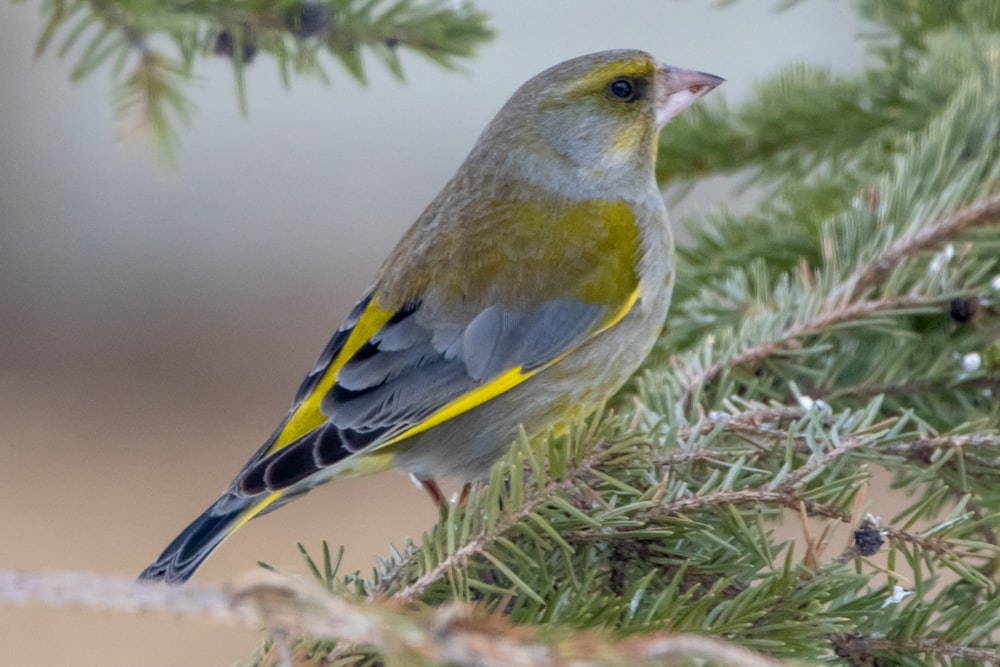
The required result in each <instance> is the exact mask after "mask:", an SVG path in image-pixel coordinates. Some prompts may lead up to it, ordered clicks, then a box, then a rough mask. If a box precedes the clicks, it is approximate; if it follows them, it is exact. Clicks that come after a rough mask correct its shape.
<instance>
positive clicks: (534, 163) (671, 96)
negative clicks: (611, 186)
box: [474, 50, 723, 184]
mask: <svg viewBox="0 0 1000 667" xmlns="http://www.w3.org/2000/svg"><path fill="white" fill-rule="evenodd" d="M722 81H723V79H721V78H719V77H717V76H714V75H712V74H705V73H703V72H696V71H692V70H685V69H680V68H677V67H671V66H668V65H662V64H660V63H658V62H657V61H656V59H655V58H653V56H651V55H650V54H648V53H645V52H643V51H635V50H616V51H602V52H600V53H593V54H590V55H586V56H581V57H579V58H574V59H572V60H568V61H566V62H563V63H560V64H558V65H556V66H554V67H552V68H550V69H547V70H545V71H544V72H542V73H541V74H539V75H537V76H535V77H534V78H532V79H531V80H529V81H528V82H527V83H525V84H524V85H523V86H521V87H520V88H519V89H518V90H517V92H515V93H514V95H513V96H512V97H511V98H510V100H509V101H508V102H507V104H506V105H504V107H503V109H501V110H500V112H499V113H498V114H497V116H496V118H494V120H493V122H492V123H491V124H490V126H489V127H488V128H487V129H486V131H485V132H484V133H483V136H482V137H481V138H480V141H479V144H478V145H477V149H483V148H485V149H488V150H489V151H490V153H491V154H492V155H491V156H492V157H493V158H494V159H499V160H500V161H501V162H503V163H506V166H509V167H511V168H514V169H515V170H517V171H522V172H525V174H524V175H527V176H528V177H529V178H530V180H532V181H536V182H543V183H553V182H555V181H564V179H560V178H555V179H554V178H553V177H555V176H558V175H559V174H557V173H554V172H559V171H562V172H563V175H566V176H569V177H570V178H573V179H583V181H587V180H588V179H598V180H602V181H604V182H608V183H612V182H618V183H620V182H623V181H624V180H630V179H631V180H635V179H636V178H637V177H642V178H643V179H646V180H648V179H649V178H650V177H651V174H652V171H653V167H654V163H655V159H656V144H657V134H658V132H659V129H660V128H661V127H663V125H664V124H666V122H667V121H668V120H670V119H671V118H673V117H674V116H676V115H677V114H678V113H680V112H681V111H683V110H684V109H686V108H687V107H689V106H690V105H691V104H693V103H694V102H695V101H696V100H698V99H699V98H701V97H702V96H704V95H705V94H706V93H708V92H709V91H711V90H712V89H714V88H715V87H716V86H718V85H719V84H721V83H722ZM476 152H479V151H474V154H475V153H476ZM532 172H543V173H532ZM531 176H537V177H538V178H531ZM643 184H645V181H643Z"/></svg>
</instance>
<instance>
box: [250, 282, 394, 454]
mask: <svg viewBox="0 0 1000 667" xmlns="http://www.w3.org/2000/svg"><path fill="white" fill-rule="evenodd" d="M394 313H395V310H393V309H389V308H383V307H382V306H380V305H379V304H378V297H375V298H373V299H372V301H371V303H370V304H368V307H367V308H365V312H364V313H362V314H361V317H360V318H359V319H358V323H357V324H356V325H354V329H353V330H352V331H351V335H350V336H348V338H347V341H346V342H345V343H344V346H343V347H342V348H340V352H338V353H337V356H336V357H334V358H333V361H331V362H330V365H329V366H327V368H326V371H324V372H323V377H322V378H321V379H320V381H319V382H317V383H316V386H315V387H313V390H312V391H311V392H309V395H308V396H306V397H305V398H304V399H303V400H302V402H301V403H299V405H298V406H297V407H296V408H295V412H293V413H292V414H291V416H289V418H288V421H287V422H286V423H285V428H283V429H282V430H281V434H280V435H278V437H277V438H276V439H275V441H274V444H272V445H271V446H270V447H269V448H268V450H267V451H266V452H265V453H264V455H265V456H267V455H268V454H271V453H273V452H276V451H278V450H279V449H281V448H282V447H285V446H286V445H289V444H291V443H293V442H295V441H296V440H298V439H299V438H301V437H302V436H304V435H305V434H307V433H309V432H310V431H313V430H315V429H317V428H319V427H320V426H322V425H323V423H324V422H325V421H326V415H324V414H323V412H322V410H320V404H321V403H322V402H323V397H324V396H326V394H327V393H328V392H329V391H330V389H331V388H333V385H334V384H336V382H337V372H338V371H339V370H340V367H341V366H343V365H344V363H345V362H346V361H347V360H348V359H350V358H351V357H353V356H354V353H355V352H357V351H358V350H359V349H360V348H361V346H362V345H364V344H365V343H366V342H368V340H369V339H370V338H371V337H372V336H374V335H375V333H376V332H377V331H378V330H379V329H381V328H382V327H383V326H384V325H385V323H386V322H388V321H389V318H390V317H392V316H393V314H394Z"/></svg>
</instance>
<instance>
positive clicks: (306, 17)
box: [36, 0, 493, 158]
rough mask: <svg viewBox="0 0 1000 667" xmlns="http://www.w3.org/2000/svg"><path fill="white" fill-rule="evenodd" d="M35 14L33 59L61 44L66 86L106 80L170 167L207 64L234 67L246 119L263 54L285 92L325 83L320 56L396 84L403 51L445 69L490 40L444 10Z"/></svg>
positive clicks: (132, 2)
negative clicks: (198, 73) (192, 92)
mask: <svg viewBox="0 0 1000 667" xmlns="http://www.w3.org/2000/svg"><path fill="white" fill-rule="evenodd" d="M42 14H43V15H44V16H45V20H46V27H45V30H44V31H43V33H42V36H41V38H40V39H39V41H38V45H37V47H36V55H41V54H42V53H45V52H46V51H48V50H49V49H51V48H53V47H54V45H55V44H57V43H58V55H59V56H60V57H63V58H65V57H71V56H72V57H74V58H75V59H76V65H75V66H74V67H73V70H72V72H71V73H70V79H71V80H74V81H75V80H79V79H82V78H84V77H87V76H90V75H92V74H93V73H94V72H97V71H99V70H102V69H105V68H107V69H110V72H111V76H112V78H113V81H114V82H115V91H114V95H115V107H116V110H117V113H118V115H119V117H120V118H122V119H123V120H127V121H129V122H131V123H132V124H134V125H137V126H138V127H140V128H143V129H146V130H148V131H149V132H150V134H151V136H152V137H153V139H154V140H155V142H156V145H157V147H158V149H159V151H160V153H161V155H163V156H165V157H167V158H172V157H173V155H174V151H175V150H176V147H177V143H178V140H179V136H178V131H177V128H178V125H179V124H183V123H187V122H189V121H190V117H191V114H192V112H193V109H192V105H191V103H190V101H189V100H188V98H187V96H186V95H185V92H184V90H185V88H186V87H189V86H190V85H191V84H192V83H193V81H194V80H195V69H196V66H197V64H198V63H199V62H200V61H201V60H204V59H205V58H207V57H209V56H212V55H215V56H220V57H225V58H228V59H229V60H230V61H231V62H232V65H233V76H234V79H235V83H236V93H237V99H238V101H239V104H240V109H241V110H242V112H243V113H247V98H246V80H245V76H244V74H245V70H246V67H247V66H249V65H250V64H251V63H253V62H254V61H255V60H256V59H257V58H258V57H259V56H261V55H265V56H267V57H268V58H273V59H274V61H275V62H276V63H277V65H278V69H279V72H280V74H281V77H282V81H283V82H284V83H285V85H286V86H290V85H291V82H292V80H293V79H294V78H295V77H316V78H318V79H320V80H322V81H325V82H329V81H330V77H329V75H328V74H327V65H326V64H325V63H324V60H325V59H324V58H323V54H328V55H330V56H332V57H333V58H335V59H336V60H338V61H339V62H340V63H341V65H343V67H344V69H346V70H347V72H348V73H349V74H350V75H351V76H352V77H353V78H355V79H356V80H358V81H360V82H364V81H365V69H364V65H363V61H362V55H361V52H362V48H363V47H364V48H366V49H367V50H368V51H369V52H371V53H372V54H374V55H375V56H376V57H377V58H378V60H379V61H381V63H382V64H383V65H384V66H385V67H386V68H387V69H388V70H389V71H390V72H391V73H392V74H393V75H394V76H396V77H397V78H399V79H402V78H403V68H402V64H401V62H400V59H399V51H400V49H409V50H411V51H414V52H416V53H419V54H421V55H423V56H425V57H427V58H429V59H430V60H432V61H433V62H435V63H437V64H438V65H440V66H442V67H445V68H449V69H450V68H454V67H455V66H456V65H457V62H458V60H459V59H460V58H467V57H470V56H472V55H473V54H475V52H476V50H477V49H478V48H479V46H481V45H482V44H483V43H484V42H487V41H489V40H490V39H492V37H493V32H492V30H491V29H490V28H489V26H488V24H487V17H486V15H485V14H483V13H482V12H479V11H477V10H476V9H475V8H474V7H473V6H472V5H470V4H467V3H448V2H445V0H436V1H431V2H427V1H423V2H422V1H420V0H251V1H249V2H247V1H246V0H216V1H213V2H207V1H205V0H195V1H193V2H191V1H189V0H165V1H158V2H145V1H144V0H44V1H43V2H42Z"/></svg>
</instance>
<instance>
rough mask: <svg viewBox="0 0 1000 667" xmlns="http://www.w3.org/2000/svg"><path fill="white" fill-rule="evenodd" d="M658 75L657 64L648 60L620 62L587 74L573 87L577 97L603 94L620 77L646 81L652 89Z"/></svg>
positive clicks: (597, 68) (633, 59)
mask: <svg viewBox="0 0 1000 667" xmlns="http://www.w3.org/2000/svg"><path fill="white" fill-rule="evenodd" d="M655 73H656V64H655V63H653V62H652V61H650V60H648V59H646V58H630V59H627V60H619V61H616V62H613V63H608V64H606V65H601V66H600V67H595V68H594V69H592V70H590V71H589V72H587V73H586V74H585V75H584V76H582V77H581V78H580V79H579V80H578V81H577V82H575V84H574V85H573V89H572V90H573V92H574V93H576V94H577V95H590V94H603V93H604V91H605V89H606V88H607V86H608V84H609V83H611V82H612V81H614V80H615V79H617V78H620V77H628V78H631V79H634V80H636V81H645V82H646V83H647V85H648V86H649V87H650V88H651V87H652V85H653V77H654V75H655Z"/></svg>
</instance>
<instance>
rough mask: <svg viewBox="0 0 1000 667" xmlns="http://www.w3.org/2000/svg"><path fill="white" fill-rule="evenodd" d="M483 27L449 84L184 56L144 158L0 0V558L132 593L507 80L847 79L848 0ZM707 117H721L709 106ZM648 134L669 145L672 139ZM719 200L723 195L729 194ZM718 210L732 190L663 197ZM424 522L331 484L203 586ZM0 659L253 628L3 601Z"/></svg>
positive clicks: (626, 8) (515, 9)
mask: <svg viewBox="0 0 1000 667" xmlns="http://www.w3.org/2000/svg"><path fill="white" fill-rule="evenodd" d="M474 4H475V6H476V7H478V8H479V9H481V10H484V11H486V12H487V13H488V14H489V15H490V16H491V19H490V26H491V27H492V28H493V29H494V30H495V31H496V33H497V36H496V38H495V39H494V40H493V41H491V42H489V43H487V44H486V45H485V46H484V47H482V48H481V49H480V51H479V52H478V54H477V55H476V56H475V57H473V58H470V59H465V60H462V61H461V67H462V71H460V72H449V71H446V70H444V69H442V68H440V67H438V66H437V65H435V64H433V63H431V62H429V61H428V60H426V59H424V58H422V57H420V56H418V55H412V54H407V53H405V52H404V53H403V54H402V61H403V63H402V64H403V70H404V72H405V79H406V81H405V83H401V82H399V81H398V80H396V79H395V78H393V77H392V76H391V74H390V73H389V72H388V71H387V70H386V69H385V68H384V67H382V66H381V65H380V64H378V63H377V62H375V61H374V60H373V59H366V63H365V64H366V70H367V72H368V75H369V82H368V85H367V86H362V85H359V84H358V83H357V82H355V81H354V80H352V79H351V78H350V77H349V76H348V75H347V73H346V72H345V71H344V70H343V69H342V68H340V66H339V65H338V64H335V63H332V62H330V63H328V65H329V67H328V68H327V69H328V71H329V72H330V73H331V75H332V78H333V82H332V84H331V85H325V84H323V83H319V82H317V81H315V80H309V79H293V81H292V85H291V88H290V89H286V88H285V87H284V86H283V85H282V82H281V78H280V76H279V73H278V71H277V68H276V66H275V65H274V63H273V62H270V61H269V60H268V59H267V58H266V57H262V56H261V57H258V58H257V59H256V60H255V61H254V62H253V63H252V64H251V65H249V66H248V67H247V70H246V88H247V98H246V99H247V103H248V109H249V114H248V115H247V116H246V117H243V116H242V115H241V114H240V111H239V105H238V103H237V96H236V93H235V87H234V82H233V75H232V62H231V61H230V60H228V59H226V58H222V57H217V58H211V59H208V60H205V61H201V62H199V63H198V64H197V65H196V66H195V71H196V73H197V79H196V81H195V82H194V83H193V84H192V85H191V86H190V87H189V88H188V89H187V90H186V92H187V94H188V96H189V97H190V99H191V102H192V104H193V107H194V108H195V109H196V112H195V115H194V118H193V120H192V122H191V123H190V125H188V126H187V127H184V128H182V129H181V130H180V137H179V138H180V143H179V145H178V147H177V150H176V163H175V164H174V165H173V166H165V165H164V164H163V163H162V162H161V161H159V160H158V159H157V158H156V155H155V154H154V152H153V151H152V150H151V149H150V142H149V141H148V138H147V137H145V136H144V135H143V134H142V132H141V131H136V130H135V128H132V127H129V125H128V124H127V123H123V122H121V121H120V120H117V119H116V117H115V113H114V104H113V100H112V83H111V79H110V74H109V72H108V71H107V69H108V68H103V69H98V70H97V71H96V72H94V73H93V74H91V75H90V76H88V77H86V78H84V79H83V80H81V81H79V82H76V83H70V71H71V69H72V62H69V61H61V60H60V59H59V58H58V57H56V55H54V53H46V54H45V55H43V56H42V57H39V58H36V57H34V55H33V54H34V50H35V45H36V43H37V41H38V39H39V37H40V36H41V34H42V31H43V27H44V25H43V20H42V17H41V7H40V1H39V0H30V1H28V2H23V3H19V4H16V5H10V4H4V5H0V86H2V89H0V90H2V94H0V137H2V141H3V150H2V152H0V507H2V509H0V569H5V570H9V569H18V570H26V571H45V570H84V571H91V572H99V573H105V574H109V575H119V576H129V577H130V576H133V575H136V574H138V572H139V571H140V570H141V569H142V568H143V567H145V566H146V565H147V564H148V562H149V561H150V560H151V559H152V558H153V557H155V556H156V555H157V554H158V553H159V551H160V550H161V549H162V548H163V547H164V546H165V545H166V544H167V542H168V541H169V540H170V539H171V538H172V537H173V536H174V535H175V534H176V533H177V532H178V531H179V530H180V529H181V528H183V526H184V525H186V523H187V522H188V521H189V520H191V519H192V518H194V517H195V516H196V515H197V514H198V513H199V512H200V511H201V510H202V509H204V507H205V506H206V505H207V504H208V503H209V502H210V501H212V500H214V499H215V497H216V495H217V494H218V493H219V492H220V491H221V490H222V489H223V488H224V487H225V486H226V485H227V484H228V482H229V480H230V479H231V477H232V475H233V474H234V473H235V472H236V471H237V470H238V469H239V468H240V466H241V465H242V464H243V462H244V461H245V460H246V458H247V457H249V456H250V455H251V454H252V453H253V452H254V451H255V450H256V449H257V447H258V446H259V444H260V443H261V442H262V440H263V439H264V438H266V437H267V436H268V435H269V434H270V432H271V430H272V429H273V428H274V426H275V425H276V424H277V422H278V420H280V419H281V417H282V416H283V414H284V413H285V411H286V410H287V408H288V406H289V402H290V400H291V398H292V395H293V394H294V391H295V389H296V387H297V385H298V382H299V381H300V379H301V378H302V376H303V375H304V373H305V372H306V371H307V370H308V369H310V368H311V366H312V364H313V362H314V360H315V358H316V357H317V355H318V354H319V352H320V350H321V349H322V348H323V346H324V345H325V343H326V341H327V339H328V337H329V335H330V334H331V332H332V331H333V329H334V328H335V327H336V326H337V324H338V323H339V321H340V320H341V319H342V317H343V316H344V315H345V314H346V312H347V311H348V310H349V308H350V307H351V306H352V305H353V303H354V300H355V299H356V298H357V297H359V296H360V295H361V293H362V290H363V289H364V288H365V286H366V284H367V282H368V281H369V279H370V278H371V277H372V275H373V274H374V272H375V270H376V268H377V266H378V264H379V262H380V261H381V259H382V257H384V256H385V254H386V253H387V252H388V251H389V249H390V248H391V247H392V245H393V243H394V242H395V240H396V239H397V238H398V237H399V236H400V235H401V234H402V232H403V231H404V230H405V229H406V228H407V226H408V225H409V224H410V222H412V221H413V220H414V219H415V218H416V216H417V215H418V214H419V213H420V211H421V210H422V207H423V206H424V205H425V204H426V203H427V202H429V201H430V199H431V198H432V197H433V196H434V194H435V193H436V192H437V190H438V189H439V188H440V187H441V186H442V185H443V184H444V182H445V181H446V180H447V179H448V178H449V177H450V175H451V174H452V173H453V171H454V170H455V168H456V167H457V166H458V164H459V162H460V161H461V160H462V158H463V157H464V155H465V154H466V152H467V151H468V149H469V148H470V147H471V145H472V143H473V142H474V141H475V139H476V136H477V135H478V132H479V131H480V130H481V129H482V128H483V126H484V125H485V124H486V123H487V121H488V120H489V119H490V118H491V116H492V115H493V114H494V113H495V112H496V110H497V109H498V108H499V107H500V105H501V104H502V103H503V102H504V101H505V100H506V99H507V97H508V96H509V95H510V94H511V93H512V92H513V90H514V89H515V88H516V87H517V86H518V85H519V84H521V83H522V82H524V81H525V80H527V79H528V78H529V77H531V76H532V75H534V74H536V73H537V72H539V71H541V70H542V69H544V68H546V67H548V66H550V65H552V64H555V63H557V62H559V61H561V60H564V59H566V58H570V57H573V56H576V55H580V54H583V53H587V52H591V51H597V50H602V49H607V48H619V47H633V48H641V49H645V50H648V51H650V52H652V53H654V54H656V55H657V56H658V57H659V58H661V59H662V60H664V61H665V62H669V63H672V64H676V65H679V66H683V67H690V68H696V69H701V70H705V71H708V72H712V73H716V74H719V75H721V76H724V77H725V78H727V79H728V82H727V83H726V85H725V86H723V88H721V89H720V90H719V91H716V92H714V93H713V94H712V97H713V98H714V97H716V96H718V97H722V98H725V100H726V101H727V103H729V104H738V103H739V102H740V101H741V100H742V99H744V98H745V96H746V95H747V94H748V93H749V91H750V90H751V89H752V86H753V85H754V81H755V80H757V79H760V78H762V77H765V76H767V75H769V74H772V73H774V72H776V71H777V70H779V69H780V68H782V67H783V66H786V65H788V64H790V63H792V62H809V63H818V64H828V65H832V66H833V68H834V70H835V71H843V72H848V71H853V70H856V69H858V68H859V67H861V66H862V65H863V58H864V54H863V52H862V50H861V46H860V44H859V43H858V41H857V35H858V34H859V32H860V31H861V30H863V29H864V26H862V25H860V24H859V23H858V20H857V18H856V17H855V16H854V14H853V13H852V12H851V9H850V7H849V6H848V3H838V2H834V1H833V0H812V1H807V2H801V3H799V4H798V5H795V6H794V7H792V8H791V9H789V10H787V11H783V12H781V13H775V11H774V10H775V9H776V7H777V6H778V5H779V4H781V3H778V2H760V1H754V2H742V3H736V4H734V5H733V6H731V7H728V8H725V9H720V8H719V7H718V6H717V3H714V2H707V1H706V2H696V1H693V0H692V1H688V2H683V1H667V0H645V1H640V0H630V1H629V2H621V3H608V2H603V1H601V0H586V1H584V0H559V1H555V0H549V1H547V2H536V1H533V0H481V1H478V2H475V3H474ZM713 102H714V103H719V100H714V101H713ZM667 131H669V128H668V129H667ZM734 202H735V203H734ZM719 205H730V206H732V205H739V197H738V196H737V194H736V193H734V191H733V186H732V183H729V182H727V183H713V184H710V186H709V187H700V188H698V189H697V190H696V191H695V192H694V193H693V195H691V196H689V197H688V198H686V199H685V200H684V202H683V203H682V204H681V206H679V207H675V208H674V211H675V215H674V218H675V221H676V219H677V218H678V217H682V216H683V211H684V210H690V209H691V208H697V207H707V206H719ZM435 517H436V511H435V509H434V508H433V506H432V505H431V503H430V502H428V501H427V500H426V499H425V496H424V494H423V492H421V491H419V490H417V489H415V488H414V487H413V486H412V485H411V483H410V482H409V480H408V479H407V478H406V477H405V476H404V475H403V474H401V473H390V474H386V475H383V476H381V477H378V478H373V479H365V480H352V481H345V482H339V483H337V484H335V485H328V486H326V487H324V488H322V489H320V490H318V491H316V492H314V493H312V494H311V495H310V496H308V497H307V498H305V499H303V500H300V501H298V502H296V503H294V504H292V505H290V506H289V507H287V508H285V509H282V510H281V511H280V512H277V513H275V514H271V515H268V516H266V517H264V518H262V519H260V520H259V521H254V522H252V523H251V524H250V525H248V526H247V527H246V528H244V529H243V530H241V531H240V532H239V533H238V534H237V535H236V537H234V538H233V539H232V540H230V541H229V542H227V544H226V545H225V546H224V547H223V548H222V549H220V550H219V551H218V552H217V553H216V554H215V555H214V556H213V557H212V558H211V559H210V560H209V561H208V562H207V563H206V564H205V566H204V567H203V568H202V569H201V570H200V571H199V572H198V574H197V575H196V579H195V580H196V581H201V582H223V581H227V580H230V579H232V578H233V577H234V576H235V575H236V574H238V573H240V572H243V571H245V570H248V569H251V568H254V567H255V563H256V562H257V561H258V560H261V561H265V562H267V563H270V564H272V565H275V566H277V567H279V568H281V569H284V570H288V571H296V572H304V571H305V566H304V564H303V563H302V560H301V558H300V557H299V555H298V552H297V550H296V547H295V543H296V541H301V542H302V543H303V544H304V545H305V546H306V547H307V548H309V549H310V550H312V551H314V552H315V553H319V549H320V545H321V542H322V540H324V539H326V540H329V541H330V542H331V546H332V547H333V548H334V549H336V548H337V547H338V546H339V545H344V547H345V548H346V556H345V561H344V568H343V570H342V571H344V572H347V571H353V570H361V571H362V572H364V573H367V572H369V571H370V568H371V565H372V562H373V558H374V557H375V556H376V555H378V554H386V553H387V547H388V545H389V544H396V545H402V544H403V543H404V541H405V540H406V538H407V537H408V536H412V537H419V536H420V534H421V532H422V531H423V530H425V529H426V527H428V526H429V525H430V524H431V522H433V521H434V519H435ZM0 635H2V637H3V640H2V641H0V664H11V665H13V664H36V665H57V664H67V665H69V664H72V665H77V666H83V665H136V664H142V665H152V666H155V665H178V664H183V665H226V664H231V663H233V662H234V661H235V660H238V659H239V658H241V657H242V656H245V655H246V654H248V653H250V652H251V651H253V650H254V649H255V647H256V646H257V645H258V643H259V641H260V639H261V637H260V635H259V634H258V633H253V632H244V631H235V630H229V629H222V628H217V627H210V626H203V625H197V624H193V623H188V622H182V621H176V620H173V619H169V618H167V619H165V618H163V617H157V616H129V617H125V616H115V615H93V614H79V613H73V612H72V611H36V610H24V609H16V610H12V609H0Z"/></svg>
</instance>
